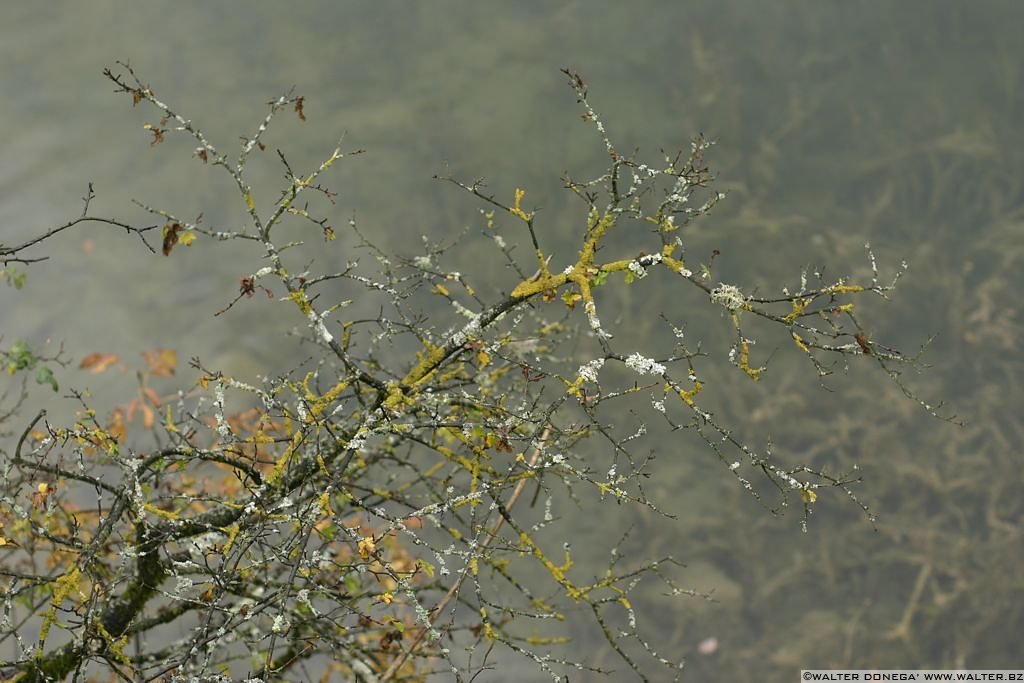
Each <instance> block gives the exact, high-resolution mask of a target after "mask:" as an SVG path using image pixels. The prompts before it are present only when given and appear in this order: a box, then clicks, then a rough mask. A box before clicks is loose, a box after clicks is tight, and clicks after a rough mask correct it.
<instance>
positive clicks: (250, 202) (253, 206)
mask: <svg viewBox="0 0 1024 683" xmlns="http://www.w3.org/2000/svg"><path fill="white" fill-rule="evenodd" d="M245 205H246V206H247V207H249V211H255V210H256V202H255V200H253V198H252V192H246V193H245Z"/></svg>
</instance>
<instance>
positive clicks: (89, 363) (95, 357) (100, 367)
mask: <svg viewBox="0 0 1024 683" xmlns="http://www.w3.org/2000/svg"><path fill="white" fill-rule="evenodd" d="M119 360H121V357H120V356H118V355H117V354H116V353H90V354H89V355H88V356H86V357H85V358H83V359H82V362H81V363H79V364H78V367H79V368H81V369H85V368H88V369H89V372H91V373H93V374H94V375H98V374H100V373H101V372H104V371H105V370H107V369H109V368H110V366H111V365H113V364H114V363H116V362H118V361H119Z"/></svg>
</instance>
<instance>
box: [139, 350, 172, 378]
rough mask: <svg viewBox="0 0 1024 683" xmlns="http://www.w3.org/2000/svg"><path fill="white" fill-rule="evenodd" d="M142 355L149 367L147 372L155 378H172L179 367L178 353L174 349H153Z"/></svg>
mask: <svg viewBox="0 0 1024 683" xmlns="http://www.w3.org/2000/svg"><path fill="white" fill-rule="evenodd" d="M141 355H142V357H143V358H145V359H146V364H147V365H149V369H148V370H147V372H149V374H150V375H152V376H153V377H170V376H171V375H173V374H174V368H175V367H177V365H178V353H177V352H176V351H175V350H174V349H153V350H152V351H143V352H142V354H141Z"/></svg>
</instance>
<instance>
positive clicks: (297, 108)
mask: <svg viewBox="0 0 1024 683" xmlns="http://www.w3.org/2000/svg"><path fill="white" fill-rule="evenodd" d="M305 102H306V98H305V97H300V98H298V99H296V100H295V113H296V114H298V115H299V119H301V120H302V121H305V120H306V112H305V111H304V110H303V108H302V107H303V105H304V104H305Z"/></svg>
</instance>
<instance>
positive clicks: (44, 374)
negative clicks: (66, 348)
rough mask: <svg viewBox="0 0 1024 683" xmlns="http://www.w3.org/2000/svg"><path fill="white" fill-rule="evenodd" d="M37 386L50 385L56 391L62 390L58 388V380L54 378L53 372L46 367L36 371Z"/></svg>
mask: <svg viewBox="0 0 1024 683" xmlns="http://www.w3.org/2000/svg"><path fill="white" fill-rule="evenodd" d="M36 384H49V385H50V386H51V387H53V390H54V391H57V390H58V389H59V388H60V387H58V386H57V379H56V378H55V377H54V376H53V370H51V369H50V368H48V367H46V366H45V365H43V366H41V367H40V368H39V369H38V370H36Z"/></svg>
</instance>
